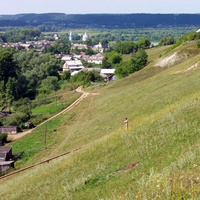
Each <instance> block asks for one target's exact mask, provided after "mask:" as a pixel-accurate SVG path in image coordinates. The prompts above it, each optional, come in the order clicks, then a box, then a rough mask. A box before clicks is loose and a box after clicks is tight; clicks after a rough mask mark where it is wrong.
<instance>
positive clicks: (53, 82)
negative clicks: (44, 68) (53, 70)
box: [41, 76, 60, 91]
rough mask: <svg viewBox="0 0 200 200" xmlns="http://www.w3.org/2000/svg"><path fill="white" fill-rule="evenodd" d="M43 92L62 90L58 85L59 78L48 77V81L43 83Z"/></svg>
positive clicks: (45, 80)
mask: <svg viewBox="0 0 200 200" xmlns="http://www.w3.org/2000/svg"><path fill="white" fill-rule="evenodd" d="M41 87H42V90H45V91H52V90H53V91H56V90H58V89H60V86H59V84H58V77H56V76H48V77H47V78H46V79H44V80H43V81H42V84H41Z"/></svg>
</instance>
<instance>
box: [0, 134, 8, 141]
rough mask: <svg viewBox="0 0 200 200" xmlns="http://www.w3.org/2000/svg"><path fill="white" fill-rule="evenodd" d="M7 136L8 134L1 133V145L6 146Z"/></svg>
mask: <svg viewBox="0 0 200 200" xmlns="http://www.w3.org/2000/svg"><path fill="white" fill-rule="evenodd" d="M7 136H8V135H7V134H6V133H1V134H0V144H4V143H6V142H7Z"/></svg>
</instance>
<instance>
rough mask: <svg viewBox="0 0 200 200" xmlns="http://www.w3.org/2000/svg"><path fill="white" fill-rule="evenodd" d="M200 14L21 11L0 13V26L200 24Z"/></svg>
mask: <svg viewBox="0 0 200 200" xmlns="http://www.w3.org/2000/svg"><path fill="white" fill-rule="evenodd" d="M199 21H200V15H199V14H74V15H73V14H64V13H45V14H18V15H0V28H1V30H5V29H6V28H8V27H40V28H41V29H42V31H47V30H48V31H49V30H50V29H51V30H53V29H54V31H58V30H63V29H66V28H73V29H77V28H111V29H113V28H115V29H116V28H118V29H120V28H123V29H128V28H150V27H151V28H159V27H191V26H199Z"/></svg>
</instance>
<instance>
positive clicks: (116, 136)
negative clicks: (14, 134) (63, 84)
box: [0, 43, 200, 200]
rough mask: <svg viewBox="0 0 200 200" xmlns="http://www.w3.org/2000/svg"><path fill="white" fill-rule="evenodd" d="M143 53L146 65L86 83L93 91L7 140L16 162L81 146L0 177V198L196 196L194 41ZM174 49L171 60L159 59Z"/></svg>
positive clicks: (199, 58)
mask: <svg viewBox="0 0 200 200" xmlns="http://www.w3.org/2000/svg"><path fill="white" fill-rule="evenodd" d="M147 53H148V55H149V65H148V66H147V67H145V68H144V69H143V70H141V71H139V72H136V73H134V74H133V75H131V76H128V77H126V78H124V79H121V80H118V81H115V82H111V83H109V84H107V85H106V84H101V85H96V86H93V87H90V88H85V90H86V91H87V92H89V93H98V95H88V96H87V98H85V99H84V100H83V101H82V102H81V103H80V104H78V105H77V106H76V107H75V108H74V109H73V110H70V112H68V113H64V114H62V115H60V116H59V117H57V118H55V119H52V120H51V121H49V122H48V123H47V124H44V125H43V126H40V127H38V128H36V129H35V131H34V132H33V134H30V135H27V136H25V137H23V138H21V139H20V140H19V141H15V142H13V143H11V145H12V146H13V152H21V151H25V155H24V157H23V158H22V160H20V161H18V162H17V163H16V168H17V169H19V168H22V167H26V166H28V165H31V164H34V163H37V162H40V161H42V160H45V159H47V158H50V157H52V156H56V155H59V154H62V153H63V152H67V151H70V150H72V149H75V148H78V147H82V148H81V149H80V150H78V151H76V152H73V153H71V154H68V155H65V156H62V157H60V158H57V159H55V160H51V161H50V162H47V163H45V164H42V165H39V166H36V167H34V168H32V169H29V170H26V171H23V172H20V173H19V174H16V175H13V176H10V177H7V178H3V179H0V195H1V199H36V198H37V199H73V200H74V199H86V200H88V199H105V200H108V199H113V200H115V199H198V198H199V196H200V193H199V187H200V176H199V174H200V167H199V166H200V156H199V155H200V137H199V133H200V129H199V127H200V87H199V86H200V54H199V49H197V47H196V45H195V43H190V44H187V43H186V44H184V45H182V46H180V47H177V48H175V49H173V50H171V51H169V49H168V47H166V48H163V47H162V48H160V49H159V48H155V49H149V50H147ZM172 55H175V56H173V58H174V60H173V61H174V62H170V64H169V63H167V64H166V65H163V66H158V65H157V64H158V63H159V61H160V60H161V59H162V61H163V60H164V59H166V58H170V56H172ZM125 117H128V119H129V127H128V130H125V127H124V122H123V121H124V118H125ZM46 127H47V132H46V134H47V135H46V148H44V147H45V146H44V145H45V143H44V141H45V131H46ZM130 166H133V167H130Z"/></svg>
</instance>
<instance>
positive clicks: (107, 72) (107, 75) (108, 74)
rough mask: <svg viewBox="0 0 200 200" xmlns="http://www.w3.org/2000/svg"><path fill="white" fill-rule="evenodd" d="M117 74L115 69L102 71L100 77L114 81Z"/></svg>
mask: <svg viewBox="0 0 200 200" xmlns="http://www.w3.org/2000/svg"><path fill="white" fill-rule="evenodd" d="M114 74H115V69H101V72H100V75H101V76H102V77H103V78H104V79H106V80H109V81H110V80H112V78H113V76H114Z"/></svg>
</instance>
